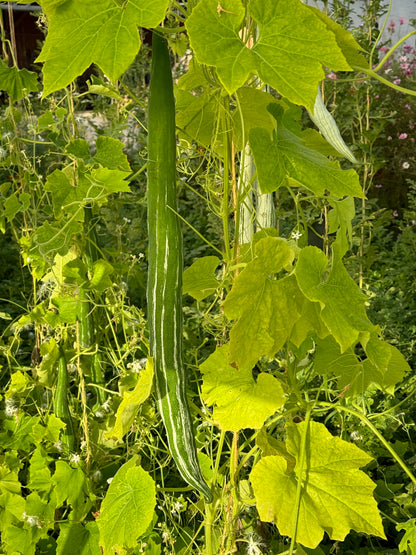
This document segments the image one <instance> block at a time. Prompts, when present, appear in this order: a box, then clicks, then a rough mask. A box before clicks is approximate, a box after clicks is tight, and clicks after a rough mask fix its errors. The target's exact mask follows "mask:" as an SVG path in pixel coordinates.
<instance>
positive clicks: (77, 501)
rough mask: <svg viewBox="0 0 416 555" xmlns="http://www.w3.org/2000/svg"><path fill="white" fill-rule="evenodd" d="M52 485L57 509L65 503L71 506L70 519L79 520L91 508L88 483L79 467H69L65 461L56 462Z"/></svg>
mask: <svg viewBox="0 0 416 555" xmlns="http://www.w3.org/2000/svg"><path fill="white" fill-rule="evenodd" d="M52 484H53V486H54V493H55V495H56V505H57V507H59V506H61V505H62V504H63V503H64V502H65V501H66V502H67V503H68V504H70V505H71V506H72V509H73V510H72V518H73V519H74V520H81V519H82V518H83V517H84V516H85V515H86V514H87V512H88V511H89V509H90V508H91V503H90V501H89V497H90V496H89V489H88V487H89V483H88V481H87V478H86V476H85V474H84V472H83V470H82V469H81V467H80V466H79V465H75V466H71V465H69V464H68V463H67V462H66V461H56V466H55V474H54V475H53V476H52Z"/></svg>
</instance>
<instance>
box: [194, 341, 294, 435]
mask: <svg viewBox="0 0 416 555" xmlns="http://www.w3.org/2000/svg"><path fill="white" fill-rule="evenodd" d="M229 349H230V345H229V344H228V343H227V344H226V345H223V346H222V347H219V348H217V350H216V351H214V353H212V355H210V356H209V357H208V358H207V360H206V361H205V362H204V363H202V364H201V366H200V370H201V372H202V374H203V383H202V398H203V400H204V402H205V403H206V404H207V405H210V406H211V405H214V411H213V414H212V418H213V419H214V421H215V422H217V423H218V425H219V427H220V428H221V429H222V430H225V431H232V432H237V431H238V430H242V429H244V428H255V429H258V428H261V427H262V425H263V424H264V421H265V420H266V418H268V417H269V416H271V415H272V414H274V413H275V412H276V411H277V410H278V409H280V408H281V407H282V406H283V405H284V402H285V396H284V391H283V388H282V386H281V384H280V382H279V381H278V380H277V379H276V378H275V377H273V376H272V375H271V374H266V373H265V372H262V373H260V374H259V375H258V376H257V380H254V378H253V374H252V371H251V367H250V366H245V367H241V368H235V367H233V366H231V365H230V363H229V362H228V356H229Z"/></svg>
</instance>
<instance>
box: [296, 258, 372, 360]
mask: <svg viewBox="0 0 416 555" xmlns="http://www.w3.org/2000/svg"><path fill="white" fill-rule="evenodd" d="M327 267H328V259H327V257H326V256H325V254H324V253H323V252H322V251H321V250H319V249H318V248H317V247H305V248H304V249H302V250H301V252H300V254H299V257H298V262H297V264H296V268H295V275H296V279H297V282H298V285H299V288H300V289H301V291H302V292H303V294H304V295H305V297H307V298H308V299H309V300H310V301H313V302H319V303H320V305H321V318H322V319H323V321H324V322H325V324H326V326H327V328H328V330H329V331H330V332H331V334H332V335H333V336H334V338H335V339H336V341H337V342H338V343H339V345H340V347H341V351H342V352H344V351H345V350H346V349H348V348H349V347H351V346H353V345H355V344H356V343H357V342H358V341H359V340H360V338H361V337H365V334H367V337H369V334H370V333H377V331H378V328H377V326H374V325H373V324H372V323H371V322H370V320H369V319H368V317H367V313H366V310H365V301H366V296H365V295H364V294H363V293H362V292H361V291H360V289H359V287H358V286H357V284H356V283H355V282H354V280H353V279H352V278H351V277H350V276H349V275H348V272H347V270H346V269H345V267H344V266H343V264H342V262H341V261H339V260H337V261H334V263H333V265H332V268H331V270H330V272H329V274H328V275H326V274H327V273H328V270H327Z"/></svg>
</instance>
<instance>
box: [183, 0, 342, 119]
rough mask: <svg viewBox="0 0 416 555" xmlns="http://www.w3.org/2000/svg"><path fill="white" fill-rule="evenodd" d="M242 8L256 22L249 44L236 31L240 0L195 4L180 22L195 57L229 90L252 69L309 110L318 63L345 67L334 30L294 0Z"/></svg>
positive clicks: (264, 0) (261, 1)
mask: <svg viewBox="0 0 416 555" xmlns="http://www.w3.org/2000/svg"><path fill="white" fill-rule="evenodd" d="M248 8H249V12H250V14H251V16H252V17H253V19H254V21H255V22H256V23H257V24H258V26H259V33H258V39H257V41H256V42H255V44H254V45H253V46H252V48H250V47H249V45H247V44H245V43H244V42H243V40H242V38H241V36H240V34H239V31H240V26H241V24H242V21H243V19H244V17H245V8H244V6H243V4H242V3H241V1H240V0H223V1H222V2H221V3H218V1H217V0H201V1H200V2H199V3H198V4H197V6H196V7H195V8H194V9H193V11H192V14H191V16H190V17H189V18H188V20H187V23H186V26H187V29H188V33H189V37H190V42H191V46H192V48H193V50H194V52H195V54H196V57H197V58H198V61H199V62H201V63H204V64H207V65H211V66H215V67H216V69H217V72H218V76H219V78H220V80H221V82H222V84H223V85H224V87H225V88H226V90H227V91H228V93H229V94H232V93H234V92H235V91H236V90H237V89H238V88H240V87H241V86H243V85H244V83H245V82H246V81H247V79H248V77H249V76H250V74H253V73H254V74H257V75H258V76H259V77H260V79H261V80H262V81H263V82H264V83H268V84H269V85H271V86H272V87H273V88H275V89H276V90H277V91H278V92H279V93H280V94H281V95H282V96H284V97H286V98H288V99H289V100H290V101H291V102H294V103H295V104H303V105H304V106H306V107H307V108H308V109H310V110H313V106H314V103H315V97H316V89H317V86H318V83H319V82H320V81H321V80H322V79H323V78H324V76H325V73H324V70H323V67H322V66H323V65H324V66H326V67H330V68H332V69H334V70H342V71H348V70H351V67H350V66H349V64H348V63H347V61H346V59H345V57H344V56H343V54H342V51H341V49H340V48H339V46H338V44H337V41H336V39H335V35H334V33H333V32H332V31H331V30H329V29H328V27H327V25H326V24H325V23H324V22H322V21H321V19H320V18H318V17H316V15H315V14H314V13H313V12H311V11H310V10H308V9H307V7H306V6H304V5H303V4H302V2H301V1H300V0H251V1H250V2H249V6H248Z"/></svg>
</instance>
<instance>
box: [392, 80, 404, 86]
mask: <svg viewBox="0 0 416 555" xmlns="http://www.w3.org/2000/svg"><path fill="white" fill-rule="evenodd" d="M401 82H402V80H401V79H394V81H393V83H394V84H395V85H400V83H401Z"/></svg>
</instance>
